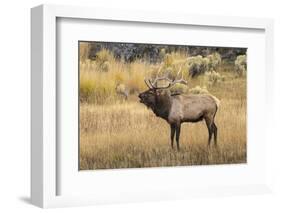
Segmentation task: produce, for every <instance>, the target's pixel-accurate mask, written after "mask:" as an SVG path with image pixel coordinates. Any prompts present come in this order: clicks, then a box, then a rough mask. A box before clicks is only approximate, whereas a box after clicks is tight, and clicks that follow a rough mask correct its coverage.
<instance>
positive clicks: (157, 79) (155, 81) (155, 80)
mask: <svg viewBox="0 0 281 213" xmlns="http://www.w3.org/2000/svg"><path fill="white" fill-rule="evenodd" d="M161 68H162V64H160V67H159V69H158V71H157V74H156V77H155V79H154V81H153V82H150V83H151V85H152V86H153V87H154V88H155V87H157V85H155V84H156V83H157V81H159V80H161V79H159V77H158V75H159V73H160V70H161Z"/></svg>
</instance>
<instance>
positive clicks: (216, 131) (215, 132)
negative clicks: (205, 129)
mask: <svg viewBox="0 0 281 213" xmlns="http://www.w3.org/2000/svg"><path fill="white" fill-rule="evenodd" d="M213 129H214V139H215V145H217V135H218V128H217V126H216V124H215V122H214V123H213Z"/></svg>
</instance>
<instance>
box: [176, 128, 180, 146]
mask: <svg viewBox="0 0 281 213" xmlns="http://www.w3.org/2000/svg"><path fill="white" fill-rule="evenodd" d="M180 133H181V125H177V126H176V141H177V149H178V150H180V141H179V140H180Z"/></svg>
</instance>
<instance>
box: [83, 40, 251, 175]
mask: <svg viewBox="0 0 281 213" xmlns="http://www.w3.org/2000/svg"><path fill="white" fill-rule="evenodd" d="M78 46H79V68H78V69H79V72H78V73H79V168H80V170H97V169H121V168H146V167H168V166H169V167H173V166H195V165H215V164H239V163H246V162H247V131H246V127H247V120H246V118H247V116H246V109H247V90H246V88H247V48H240V47H207V46H191V45H168V44H167V45H165V44H140V43H117V42H99V41H79V42H78Z"/></svg>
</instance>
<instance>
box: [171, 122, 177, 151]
mask: <svg viewBox="0 0 281 213" xmlns="http://www.w3.org/2000/svg"><path fill="white" fill-rule="evenodd" d="M175 131H176V128H175V126H174V125H172V124H171V146H172V149H173V148H174V137H175Z"/></svg>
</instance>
